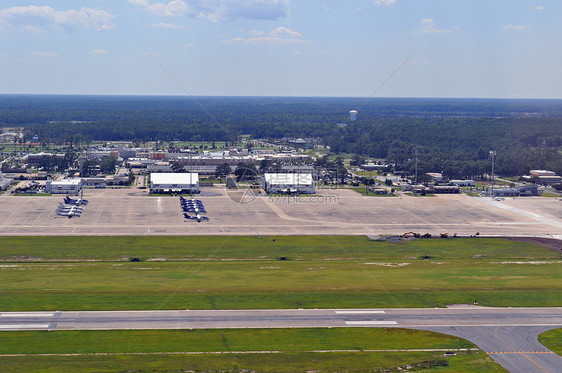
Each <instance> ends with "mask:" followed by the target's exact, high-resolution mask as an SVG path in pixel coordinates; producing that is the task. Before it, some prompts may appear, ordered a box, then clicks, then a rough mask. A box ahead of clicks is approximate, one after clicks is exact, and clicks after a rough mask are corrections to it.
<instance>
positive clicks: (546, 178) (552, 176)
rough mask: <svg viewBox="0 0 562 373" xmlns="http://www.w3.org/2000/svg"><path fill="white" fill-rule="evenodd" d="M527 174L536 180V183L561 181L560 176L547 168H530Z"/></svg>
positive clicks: (548, 183)
mask: <svg viewBox="0 0 562 373" xmlns="http://www.w3.org/2000/svg"><path fill="white" fill-rule="evenodd" d="M529 174H530V175H531V176H532V177H533V178H535V179H536V180H537V183H538V184H541V185H551V184H560V183H562V177H560V176H558V175H556V173H555V172H553V171H548V170H531V171H529Z"/></svg>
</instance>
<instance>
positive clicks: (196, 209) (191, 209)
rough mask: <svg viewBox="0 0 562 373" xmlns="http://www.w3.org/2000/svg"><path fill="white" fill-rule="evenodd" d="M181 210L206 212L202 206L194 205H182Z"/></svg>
mask: <svg viewBox="0 0 562 373" xmlns="http://www.w3.org/2000/svg"><path fill="white" fill-rule="evenodd" d="M182 210H183V212H196V213H203V214H206V213H207V210H205V208H203V207H196V206H182Z"/></svg>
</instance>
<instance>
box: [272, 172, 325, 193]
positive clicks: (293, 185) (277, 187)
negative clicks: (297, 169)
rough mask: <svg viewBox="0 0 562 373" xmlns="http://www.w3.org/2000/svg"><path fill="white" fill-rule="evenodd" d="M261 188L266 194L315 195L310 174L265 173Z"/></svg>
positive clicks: (314, 186)
mask: <svg viewBox="0 0 562 373" xmlns="http://www.w3.org/2000/svg"><path fill="white" fill-rule="evenodd" d="M262 187H263V189H264V190H265V191H266V193H268V194H281V193H303V194H314V193H316V182H315V181H314V179H313V178H312V174H310V173H306V174H305V173H266V174H264V175H263V179H262Z"/></svg>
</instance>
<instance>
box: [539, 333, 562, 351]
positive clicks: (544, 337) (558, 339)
mask: <svg viewBox="0 0 562 373" xmlns="http://www.w3.org/2000/svg"><path fill="white" fill-rule="evenodd" d="M539 342H540V343H542V344H543V345H545V346H546V347H547V348H548V349H550V350H551V351H553V352H554V353H556V354H558V355H560V356H562V329H552V330H549V331H547V332H544V333H542V334H540V335H539Z"/></svg>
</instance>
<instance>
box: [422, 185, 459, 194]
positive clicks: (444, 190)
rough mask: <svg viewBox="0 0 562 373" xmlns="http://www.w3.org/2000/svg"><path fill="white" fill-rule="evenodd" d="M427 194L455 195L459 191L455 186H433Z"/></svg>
mask: <svg viewBox="0 0 562 373" xmlns="http://www.w3.org/2000/svg"><path fill="white" fill-rule="evenodd" d="M429 192H430V193H435V194H455V193H460V192H461V191H460V188H459V187H458V186H456V185H434V186H433V187H432V188H431V189H430V191H429Z"/></svg>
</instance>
